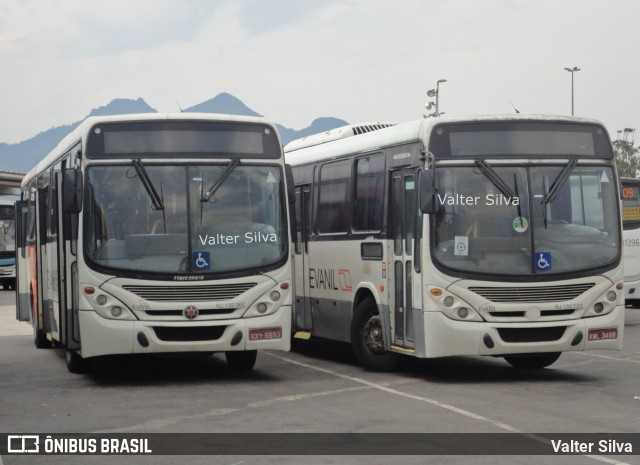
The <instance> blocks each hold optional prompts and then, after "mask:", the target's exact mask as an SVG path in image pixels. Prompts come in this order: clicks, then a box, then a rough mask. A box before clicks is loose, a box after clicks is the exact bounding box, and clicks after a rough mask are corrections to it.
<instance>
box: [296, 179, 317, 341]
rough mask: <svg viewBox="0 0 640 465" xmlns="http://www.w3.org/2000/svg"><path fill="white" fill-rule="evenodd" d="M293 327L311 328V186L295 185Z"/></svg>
mask: <svg viewBox="0 0 640 465" xmlns="http://www.w3.org/2000/svg"><path fill="white" fill-rule="evenodd" d="M295 208H296V218H297V221H296V227H297V231H296V238H295V278H294V283H295V285H294V289H295V293H296V305H295V327H296V328H297V329H301V330H311V329H312V328H313V320H312V317H311V302H310V300H309V228H310V227H311V186H310V185H309V184H306V185H301V186H296V207H295Z"/></svg>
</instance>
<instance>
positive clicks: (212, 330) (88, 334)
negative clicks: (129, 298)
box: [78, 305, 291, 358]
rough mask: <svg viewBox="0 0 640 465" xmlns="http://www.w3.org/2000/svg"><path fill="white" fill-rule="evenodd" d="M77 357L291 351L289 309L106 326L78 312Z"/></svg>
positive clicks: (107, 321) (95, 316)
mask: <svg viewBox="0 0 640 465" xmlns="http://www.w3.org/2000/svg"><path fill="white" fill-rule="evenodd" d="M78 315H79V323H80V339H81V349H80V355H82V357H85V358H89V357H96V356H101V355H117V354H152V353H176V352H228V351H241V350H259V349H273V350H285V351H288V350H289V349H290V345H291V307H290V306H286V305H284V306H282V307H280V308H279V309H278V310H277V311H276V312H275V313H272V314H270V315H265V316H261V317H255V318H239V319H233V320H202V321H195V320H191V321H163V322H157V321H139V320H135V321H129V320H111V319H106V318H103V317H101V316H100V315H98V314H97V313H96V312H94V311H92V310H88V311H80V312H78Z"/></svg>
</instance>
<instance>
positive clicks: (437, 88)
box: [436, 79, 447, 116]
mask: <svg viewBox="0 0 640 465" xmlns="http://www.w3.org/2000/svg"><path fill="white" fill-rule="evenodd" d="M441 82H447V80H446V79H438V81H437V82H436V115H437V116H440V106H439V102H440V83H441Z"/></svg>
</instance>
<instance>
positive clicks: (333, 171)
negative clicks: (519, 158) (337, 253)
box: [318, 160, 351, 234]
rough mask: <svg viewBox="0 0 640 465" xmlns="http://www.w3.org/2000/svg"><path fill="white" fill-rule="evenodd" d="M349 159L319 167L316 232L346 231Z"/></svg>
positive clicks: (334, 232) (349, 177)
mask: <svg viewBox="0 0 640 465" xmlns="http://www.w3.org/2000/svg"><path fill="white" fill-rule="evenodd" d="M350 180H351V162H350V161H349V160H344V161H339V162H334V163H327V164H326V165H323V166H322V167H321V168H320V196H319V200H318V232H319V233H321V234H336V233H346V232H347V226H348V224H349V223H348V220H349V182H350Z"/></svg>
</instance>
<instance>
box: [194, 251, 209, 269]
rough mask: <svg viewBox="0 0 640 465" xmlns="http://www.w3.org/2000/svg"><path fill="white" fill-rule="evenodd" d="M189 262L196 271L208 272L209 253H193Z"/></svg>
mask: <svg viewBox="0 0 640 465" xmlns="http://www.w3.org/2000/svg"><path fill="white" fill-rule="evenodd" d="M191 261H192V263H193V269H194V270H196V271H202V270H208V269H209V268H210V267H211V260H210V255H209V252H193V256H192V260H191Z"/></svg>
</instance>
